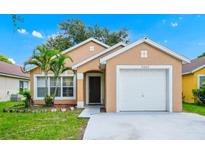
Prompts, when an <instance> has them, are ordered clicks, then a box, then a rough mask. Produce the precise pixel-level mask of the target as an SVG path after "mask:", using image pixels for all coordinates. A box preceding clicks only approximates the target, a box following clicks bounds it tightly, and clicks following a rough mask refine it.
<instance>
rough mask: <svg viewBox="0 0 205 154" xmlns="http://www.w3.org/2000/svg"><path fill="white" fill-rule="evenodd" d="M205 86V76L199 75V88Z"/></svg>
mask: <svg viewBox="0 0 205 154" xmlns="http://www.w3.org/2000/svg"><path fill="white" fill-rule="evenodd" d="M202 87H205V76H199V88H202Z"/></svg>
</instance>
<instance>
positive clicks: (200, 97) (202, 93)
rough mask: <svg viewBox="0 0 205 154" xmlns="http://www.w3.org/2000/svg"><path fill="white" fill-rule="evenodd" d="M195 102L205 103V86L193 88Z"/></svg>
mask: <svg viewBox="0 0 205 154" xmlns="http://www.w3.org/2000/svg"><path fill="white" fill-rule="evenodd" d="M192 93H193V96H194V102H195V103H197V104H200V105H205V88H199V89H193V90H192Z"/></svg>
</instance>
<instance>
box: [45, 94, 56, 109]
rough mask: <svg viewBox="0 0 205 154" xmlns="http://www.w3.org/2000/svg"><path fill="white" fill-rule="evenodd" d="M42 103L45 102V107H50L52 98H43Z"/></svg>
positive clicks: (52, 103)
mask: <svg viewBox="0 0 205 154" xmlns="http://www.w3.org/2000/svg"><path fill="white" fill-rule="evenodd" d="M44 101H45V104H46V106H48V107H51V106H53V105H54V102H53V97H52V96H45V98H44Z"/></svg>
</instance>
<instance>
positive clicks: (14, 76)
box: [0, 73, 30, 80]
mask: <svg viewBox="0 0 205 154" xmlns="http://www.w3.org/2000/svg"><path fill="white" fill-rule="evenodd" d="M1 75H2V76H7V77H11V78H18V79H25V80H30V78H29V77H23V76H18V75H12V74H5V73H0V76H1Z"/></svg>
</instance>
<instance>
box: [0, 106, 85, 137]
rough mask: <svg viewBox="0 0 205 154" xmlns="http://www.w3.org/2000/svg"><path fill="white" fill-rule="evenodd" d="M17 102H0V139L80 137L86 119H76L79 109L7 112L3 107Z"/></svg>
mask: <svg viewBox="0 0 205 154" xmlns="http://www.w3.org/2000/svg"><path fill="white" fill-rule="evenodd" d="M14 104H18V103H16V102H2V103H0V139H1V140H14V139H15V140H64V139H65V140H72V139H81V138H82V135H83V131H84V128H85V127H86V124H87V120H86V119H78V115H79V114H80V112H81V110H79V109H76V110H74V111H70V112H47V113H7V112H3V111H2V110H3V108H5V107H9V106H12V105H14Z"/></svg>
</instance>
